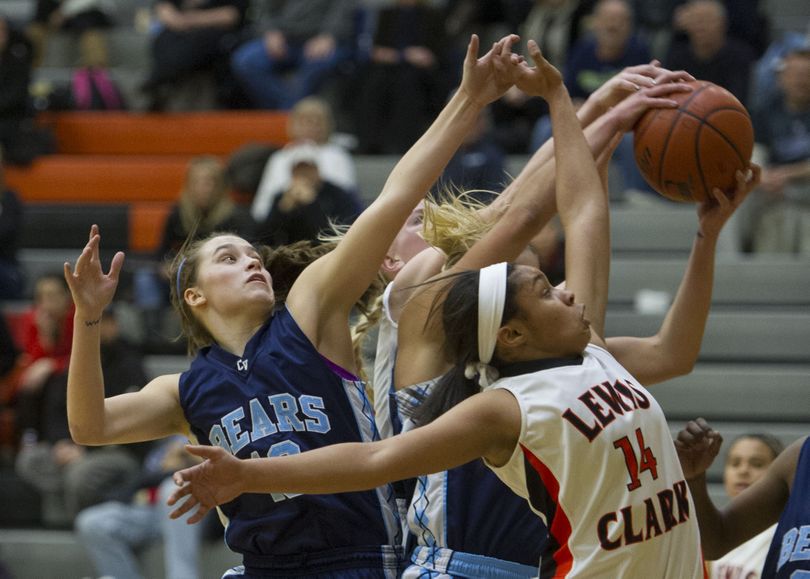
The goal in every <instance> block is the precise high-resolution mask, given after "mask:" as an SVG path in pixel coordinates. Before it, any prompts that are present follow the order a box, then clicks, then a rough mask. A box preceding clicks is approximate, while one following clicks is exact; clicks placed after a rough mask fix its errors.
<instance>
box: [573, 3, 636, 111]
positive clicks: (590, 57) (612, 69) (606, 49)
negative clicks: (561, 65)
mask: <svg viewBox="0 0 810 579" xmlns="http://www.w3.org/2000/svg"><path fill="white" fill-rule="evenodd" d="M649 61H650V52H649V49H648V48H647V45H646V44H645V43H644V41H642V40H641V39H640V38H639V37H638V36H637V35H636V34H635V31H634V24H633V8H632V6H630V4H629V2H627V1H626V0H600V1H599V2H598V3H597V4H596V6H595V7H594V10H593V15H592V18H591V34H590V35H588V36H586V37H584V38H582V39H581V40H579V41H578V42H577V43H576V44H575V45H574V47H573V50H572V51H571V55H570V57H569V58H568V62H567V63H566V65H565V86H566V87H568V92H569V94H570V95H571V99H572V100H573V101H574V102H575V103H576V104H577V105H579V104H582V102H584V101H585V99H586V98H588V96H590V94H591V93H593V92H594V91H595V90H596V89H597V88H599V87H600V86H602V85H603V84H604V83H605V81H606V80H608V79H609V78H611V77H613V76H614V75H615V74H617V73H618V72H620V71H621V70H622V69H624V68H626V67H628V66H633V65H636V64H645V63H647V62H649Z"/></svg>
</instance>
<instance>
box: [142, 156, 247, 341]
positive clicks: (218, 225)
mask: <svg viewBox="0 0 810 579" xmlns="http://www.w3.org/2000/svg"><path fill="white" fill-rule="evenodd" d="M255 228H256V224H255V222H254V221H253V219H252V218H251V217H250V214H249V213H248V210H247V208H245V207H242V206H239V205H237V204H236V203H234V202H233V200H232V199H231V197H230V192H229V188H228V183H227V180H226V178H225V166H224V165H223V163H222V161H220V160H219V159H218V158H216V157H209V156H199V157H194V158H193V159H191V161H189V164H188V169H187V170H186V180H185V183H184V184H183V189H182V190H181V191H180V198H179V200H178V201H177V203H175V204H174V206H173V207H172V209H171V211H170V213H169V216H168V217H167V218H166V223H165V225H164V227H163V236H162V238H161V243H160V246H159V247H158V250H157V251H156V253H155V255H154V258H153V261H152V263H150V264H149V265H148V266H145V267H141V268H139V269H138V270H136V272H135V278H134V284H135V287H134V289H135V292H134V297H135V305H136V306H138V307H139V308H141V309H142V310H143V313H144V316H143V321H144V322H145V325H146V327H145V330H146V332H147V336H146V344H145V347H146V348H147V349H150V350H151V348H152V346H153V344H152V343H151V341H152V340H153V339H154V340H157V342H158V345H167V344H165V340H164V336H165V335H166V334H167V332H164V331H163V327H164V323H165V322H168V321H170V320H171V319H174V318H172V317H171V314H170V313H169V312H168V311H167V310H166V307H167V306H168V305H169V286H168V283H169V280H168V273H167V272H168V269H167V268H168V264H169V263H170V262H171V260H172V258H173V257H174V256H175V254H176V253H177V252H178V250H179V249H180V247H182V245H183V243H185V242H186V240H187V239H188V238H189V236H191V235H193V236H194V238H195V239H198V238H201V237H205V236H207V235H208V234H210V233H213V232H215V231H230V232H234V233H236V234H238V235H241V236H243V237H245V238H247V239H251V238H252V237H253V234H254V232H255ZM167 316H168V317H167ZM169 333H171V332H169Z"/></svg>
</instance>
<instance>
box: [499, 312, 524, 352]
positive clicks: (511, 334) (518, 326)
mask: <svg viewBox="0 0 810 579" xmlns="http://www.w3.org/2000/svg"><path fill="white" fill-rule="evenodd" d="M527 335H528V334H527V329H526V326H525V324H523V322H521V321H520V320H518V319H515V318H513V319H511V320H509V321H508V322H506V323H505V324H504V325H503V326H501V327H500V328H498V345H499V346H500V347H501V348H507V349H514V348H517V347H519V346H522V345H523V344H525V343H526V338H527Z"/></svg>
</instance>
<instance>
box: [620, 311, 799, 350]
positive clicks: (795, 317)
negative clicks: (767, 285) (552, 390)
mask: <svg viewBox="0 0 810 579" xmlns="http://www.w3.org/2000/svg"><path fill="white" fill-rule="evenodd" d="M662 321H663V314H639V313H635V312H623V311H608V312H607V318H606V322H605V334H606V335H607V336H651V335H654V334H655V333H657V332H658V330H659V328H660V327H661V322H662ZM808 344H810V309H808V308H793V309H791V310H790V311H774V312H762V311H750V310H748V309H746V310H739V311H717V312H711V313H710V314H709V319H708V322H707V325H706V332H705V334H704V337H703V344H702V347H701V351H700V358H699V359H700V360H701V361H712V362H739V363H743V364H751V363H755V362H767V363H804V364H807V363H810V347H808Z"/></svg>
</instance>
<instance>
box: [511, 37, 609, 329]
mask: <svg viewBox="0 0 810 579" xmlns="http://www.w3.org/2000/svg"><path fill="white" fill-rule="evenodd" d="M529 54H530V56H531V57H532V59H533V60H534V61H535V63H536V64H537V66H538V67H540V66H541V65H542V56H541V55H540V49H539V48H538V46H537V44H536V43H535V42H533V41H530V42H529ZM518 86H520V84H518ZM547 100H548V103H549V111H550V113H549V114H550V116H551V126H552V132H553V135H554V140H555V142H556V143H557V146H556V147H555V148H554V161H555V164H556V167H557V176H556V201H557V210H558V211H559V214H560V220H561V222H562V226H563V230H564V231H565V240H566V241H565V272H566V286H567V288H568V289H569V290H571V291H573V292H574V293H575V295H576V299H577V301H579V302H581V303H583V304H585V308H586V312H587V314H586V315H587V316H588V319H589V320H590V321H591V333H592V334H593V337H594V339H595V340H601V336H602V335H603V330H604V312H605V304H606V302H607V284H608V273H609V270H610V228H609V218H608V200H607V195H606V194H605V192H604V190H603V189H602V183H601V179H600V178H599V174H598V172H597V170H596V165H595V163H594V159H593V155H592V154H591V151H590V149H589V148H588V144H587V142H586V141H585V137H584V136H583V134H582V128H581V127H580V124H579V120H578V119H577V117H576V115H575V113H574V106H573V104H572V103H571V98H570V97H569V95H568V91H567V90H566V89H565V87H564V86H563V85H562V83H560V85H559V86H558V87H556V88H555V90H554V91H553V92H552V93H550V95H549V97H548V99H547Z"/></svg>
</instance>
